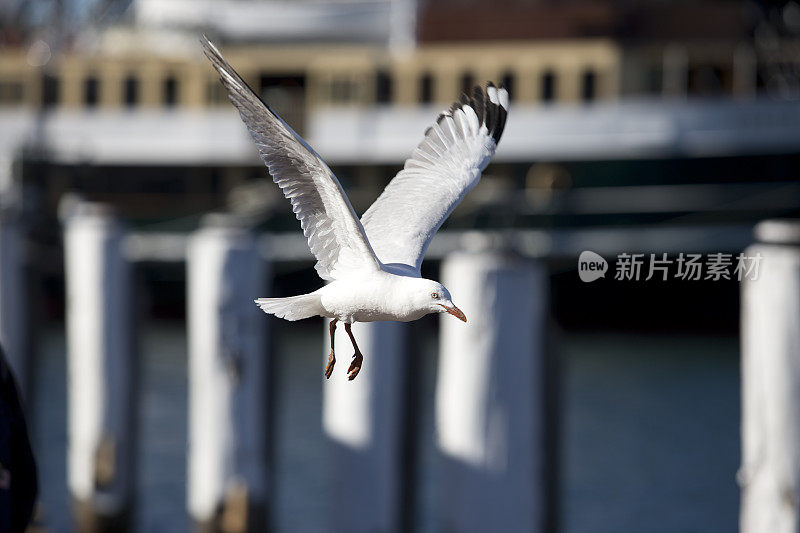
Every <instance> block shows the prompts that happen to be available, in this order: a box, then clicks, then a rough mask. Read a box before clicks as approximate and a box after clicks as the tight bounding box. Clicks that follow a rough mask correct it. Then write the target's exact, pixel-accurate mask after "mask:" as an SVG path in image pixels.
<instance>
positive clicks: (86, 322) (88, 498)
mask: <svg viewBox="0 0 800 533" xmlns="http://www.w3.org/2000/svg"><path fill="white" fill-rule="evenodd" d="M123 237H124V230H123V228H122V226H121V225H120V224H119V223H118V222H117V220H116V219H115V218H114V217H113V215H112V213H111V210H110V209H109V208H108V207H107V206H104V205H101V204H88V203H84V204H79V205H77V206H76V207H75V209H74V210H73V212H72V213H71V214H69V215H67V218H66V220H65V235H64V253H65V268H66V291H67V348H68V370H69V378H68V400H69V411H68V417H69V419H68V430H69V452H68V455H69V456H68V483H69V488H70V492H71V493H72V497H73V499H74V502H75V504H76V513H77V520H78V529H79V530H80V531H109V530H114V531H120V530H122V531H125V530H127V529H128V528H130V513H131V508H132V501H133V486H134V465H133V458H134V451H135V428H134V421H135V416H134V405H135V403H134V395H135V375H136V372H135V366H136V365H135V362H134V355H135V354H134V351H135V350H134V338H133V309H132V307H133V304H132V301H131V300H132V297H131V269H130V265H129V264H128V262H127V261H126V260H125V258H124V257H123V252H122V242H123Z"/></svg>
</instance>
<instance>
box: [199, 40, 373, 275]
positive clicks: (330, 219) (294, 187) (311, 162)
mask: <svg viewBox="0 0 800 533" xmlns="http://www.w3.org/2000/svg"><path fill="white" fill-rule="evenodd" d="M201 42H202V44H203V49H204V52H205V54H206V56H207V57H208V58H209V59H210V60H211V62H212V64H213V65H214V68H215V69H216V70H217V72H219V75H220V79H221V81H222V83H223V85H224V86H225V88H226V89H227V90H228V97H229V98H230V100H231V102H233V104H234V105H235V106H236V108H237V109H238V110H239V115H240V116H241V117H242V120H243V121H244V123H245V125H246V126H247V129H248V130H249V131H250V136H251V137H252V138H253V141H254V142H255V144H256V146H257V147H258V151H259V153H260V154H261V159H262V160H263V161H264V163H265V164H266V165H267V168H268V169H269V173H270V174H271V175H272V178H273V181H274V182H275V183H276V184H278V186H279V187H280V188H281V190H282V191H283V194H284V196H286V198H288V199H289V200H290V201H291V203H292V210H293V211H294V213H295V215H296V216H297V219H298V220H299V221H300V226H301V227H302V228H303V234H304V235H305V236H306V237H307V238H308V246H309V248H311V252H312V253H313V254H314V256H315V257H316V258H317V264H316V266H315V268H316V269H317V272H318V273H319V275H320V277H321V278H322V279H325V280H330V279H336V278H338V277H341V276H342V274H343V273H345V272H350V273H352V271H354V270H358V269H363V268H367V269H375V270H377V269H379V268H380V262H379V261H378V260H377V258H376V257H375V253H374V252H373V251H372V248H371V246H370V243H369V241H368V240H367V237H366V234H365V232H364V228H363V226H362V225H361V222H359V220H358V217H357V216H356V214H355V211H353V207H352V206H351V205H350V201H349V200H348V199H347V195H346V194H345V193H344V191H343V190H342V186H341V185H340V184H339V180H337V179H336V176H334V175H333V173H332V172H331V171H330V169H329V168H328V166H327V165H326V164H325V162H324V161H323V160H322V159H321V158H320V157H319V156H318V155H317V154H316V152H314V150H313V149H312V148H311V147H310V146H308V144H306V142H305V141H304V140H303V139H302V138H301V137H300V136H299V135H297V134H296V133H295V132H294V131H293V130H292V129H291V128H290V127H289V126H288V125H287V124H286V123H285V122H284V121H283V120H281V118H280V117H278V115H276V114H275V113H274V112H273V111H272V110H271V109H270V108H269V107H268V106H267V105H266V104H265V103H264V102H262V101H261V99H260V98H259V97H258V96H256V94H255V93H254V92H253V90H252V89H250V87H249V86H248V85H247V84H246V83H245V82H244V80H242V78H241V77H240V76H239V74H238V73H237V72H236V71H235V70H234V69H233V67H231V66H230V65H229V64H228V62H227V61H226V60H225V58H223V57H222V55H221V54H220V52H219V50H217V48H216V47H215V46H214V45H213V44H212V43H211V42H210V41H209V40H208V39H207V38H206V37H203V39H202V41H201Z"/></svg>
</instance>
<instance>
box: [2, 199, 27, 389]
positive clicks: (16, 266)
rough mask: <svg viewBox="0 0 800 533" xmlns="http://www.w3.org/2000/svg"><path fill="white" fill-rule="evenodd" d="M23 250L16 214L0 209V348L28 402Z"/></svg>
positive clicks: (12, 209) (9, 210)
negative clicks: (1, 347) (3, 350)
mask: <svg viewBox="0 0 800 533" xmlns="http://www.w3.org/2000/svg"><path fill="white" fill-rule="evenodd" d="M24 246H25V243H24V240H23V235H22V226H21V223H20V220H19V214H18V212H17V210H16V209H15V208H13V207H5V208H0V344H2V345H3V348H4V349H5V352H6V356H7V360H8V364H9V366H11V369H12V370H13V371H14V374H15V376H16V377H17V384H18V386H19V390H20V394H21V395H22V397H23V398H26V399H27V396H28V390H29V388H30V373H31V361H30V355H31V354H30V345H29V342H28V324H27V318H28V298H27V296H28V295H27V294H25V287H26V284H27V282H26V279H25V248H24Z"/></svg>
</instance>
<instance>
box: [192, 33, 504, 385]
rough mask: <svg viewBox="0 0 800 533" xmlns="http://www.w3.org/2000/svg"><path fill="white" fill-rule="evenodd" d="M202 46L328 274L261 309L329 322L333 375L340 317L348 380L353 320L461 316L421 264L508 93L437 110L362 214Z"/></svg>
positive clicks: (490, 138) (477, 96) (492, 132)
mask: <svg viewBox="0 0 800 533" xmlns="http://www.w3.org/2000/svg"><path fill="white" fill-rule="evenodd" d="M202 44H203V49H204V52H205V54H206V56H207V57H208V58H209V59H210V60H211V62H212V63H213V65H214V68H215V69H216V70H217V72H219V75H220V79H221V80H222V83H223V85H224V86H225V88H226V89H227V91H228V95H229V98H230V100H231V102H233V105H235V106H236V108H237V109H238V110H239V115H240V116H241V118H242V120H243V121H244V123H245V125H247V129H248V130H250V135H251V137H252V138H253V141H254V142H255V144H256V146H257V147H258V151H259V153H260V154H261V159H262V160H263V161H264V163H265V164H266V166H267V168H268V169H269V173H270V174H271V175H272V178H273V181H275V183H277V184H278V186H279V187H280V188H281V190H282V191H283V194H284V196H286V198H288V199H289V201H291V203H292V210H293V211H294V213H295V214H296V215H297V219H298V220H300V226H301V227H302V228H303V234H304V235H305V236H306V237H307V238H308V245H309V247H310V248H311V252H312V253H313V254H314V256H315V257H316V258H317V264H316V266H315V268H316V270H317V273H318V274H319V276H320V277H321V278H322V279H324V280H327V281H330V283H328V284H327V285H325V286H324V287H322V288H321V289H319V290H316V291H314V292H312V293H309V294H301V295H299V296H291V297H289V298H259V299H257V300H255V302H256V303H257V304H258V306H259V307H260V308H261V309H262V310H264V312H266V313H270V314H273V315H275V316H277V317H280V318H284V319H286V320H300V319H303V318H309V317H312V316H323V317H328V318H330V319H332V320H331V323H330V336H331V353H330V355H329V356H328V364H327V366H326V368H325V377H326V378H330V376H331V373H332V372H333V366H334V364H335V363H336V357H335V355H334V352H333V339H334V334H335V331H336V323H337V322H339V321H341V322H344V329H345V331H347V334H348V335H349V337H350V341H351V342H352V343H353V348H354V349H355V354H354V355H353V360H352V363H351V364H350V368H348V370H347V372H348V378H349V379H350V380H352V379H353V378H355V377H356V376H357V375H358V372H359V371H360V370H361V364H362V362H363V356H362V354H361V351H360V350H359V349H358V345H357V344H356V340H355V338H354V337H353V333H352V331H351V330H350V326H351V324H352V323H353V322H371V321H375V320H397V321H401V322H408V321H411V320H417V319H418V318H421V317H423V316H425V315H427V314H428V313H444V312H446V313H450V314H451V315H453V316H454V317H456V318H458V319H460V320H463V321H464V322H466V321H467V318H466V317H465V316H464V313H463V312H462V311H461V310H460V309H459V308H458V307H456V306H455V304H453V300H452V298H451V297H450V292H448V290H447V289H446V288H445V287H444V286H443V285H442V284H441V283H439V282H437V281H433V280H430V279H425V278H423V277H422V276H421V274H420V266H421V265H422V259H423V257H424V255H425V250H426V249H427V248H428V244H429V243H430V241H431V239H432V238H433V236H434V235H435V234H436V231H437V230H438V229H439V227H440V226H441V225H442V222H444V220H445V219H446V218H447V216H448V215H449V214H450V213H451V212H452V211H453V209H455V207H456V206H457V205H458V204H459V202H460V201H461V199H462V198H464V196H466V194H467V193H468V192H469V191H470V190H472V188H473V187H475V185H476V184H477V183H478V181H479V180H480V177H481V172H482V171H483V169H484V168H486V166H487V165H488V164H489V161H490V160H491V159H492V156H493V155H494V152H495V149H496V148H497V143H498V141H499V140H500V135H501V134H502V133H503V127H504V126H505V122H506V114H507V111H508V92H506V90H505V89H502V88H497V87H495V86H494V85H493V84H492V83H488V84H487V86H486V87H485V88H481V87H475V88H474V89H473V92H472V95H471V96H469V95H466V94H464V95H462V96H461V99H460V101H458V102H455V103H454V104H453V105H452V106H451V107H450V109H448V110H446V111H444V112H442V113H441V114H440V115H439V117H438V118H437V119H436V122H435V123H434V124H433V125H432V126H431V127H430V128H428V129H427V131H426V132H425V138H424V139H423V140H422V142H421V143H420V144H419V145H418V146H417V148H416V149H415V150H414V151H413V152H412V154H411V158H410V159H408V160H407V161H406V162H405V165H404V167H403V170H401V171H400V172H399V173H398V174H397V176H395V178H394V179H393V180H392V181H391V182H390V183H389V185H387V187H386V189H385V190H384V191H383V193H382V194H381V195H380V197H378V199H377V200H376V201H375V203H374V204H372V206H371V207H370V208H369V209H368V210H367V212H366V213H364V216H363V217H362V218H361V220H360V221H359V219H358V217H357V216H356V213H355V211H353V206H351V205H350V201H349V200H348V198H347V195H346V194H345V192H344V190H342V186H341V185H340V184H339V180H337V179H336V176H334V175H333V172H331V170H330V169H329V168H328V165H326V164H325V162H324V161H323V160H322V158H321V157H320V156H319V155H317V153H316V152H315V151H314V150H313V149H312V148H311V147H310V146H309V145H308V144H307V143H306V142H305V141H304V140H303V139H302V138H301V137H300V136H299V135H297V134H296V133H295V132H294V131H293V130H292V128H290V127H289V125H288V124H286V122H284V121H283V120H282V119H281V118H280V117H279V116H278V115H276V114H275V113H274V112H273V111H272V110H271V109H270V108H269V106H267V105H266V104H265V103H264V102H263V101H262V100H261V99H260V98H259V97H258V96H257V95H256V93H255V92H253V90H252V89H251V88H250V87H249V86H248V85H247V84H246V83H245V82H244V80H242V78H241V76H239V74H237V72H236V71H235V70H234V69H233V68H232V67H231V66H230V65H229V64H228V62H227V61H226V60H225V59H224V58H223V57H222V54H220V52H219V50H217V48H216V47H215V46H214V45H213V44H212V43H211V42H210V41H209V40H208V38H206V37H205V36H204V37H203V38H202Z"/></svg>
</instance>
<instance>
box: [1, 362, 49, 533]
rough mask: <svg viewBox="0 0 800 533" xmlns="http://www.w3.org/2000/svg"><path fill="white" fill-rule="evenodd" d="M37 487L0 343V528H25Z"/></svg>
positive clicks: (22, 416) (14, 388)
mask: <svg viewBox="0 0 800 533" xmlns="http://www.w3.org/2000/svg"><path fill="white" fill-rule="evenodd" d="M38 489H39V486H38V482H37V478H36V461H35V460H34V458H33V451H32V450H31V444H30V439H29V438H28V426H27V424H26V423H25V413H24V408H23V406H22V401H21V400H20V397H19V392H18V390H17V383H16V381H15V379H14V376H13V374H12V373H11V369H10V368H9V367H8V363H7V362H6V357H5V352H4V351H3V349H2V347H0V531H9V532H11V533H18V532H22V531H25V528H26V527H27V526H28V523H29V522H30V520H31V517H32V515H33V509H34V506H35V504H36V495H37V492H38Z"/></svg>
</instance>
